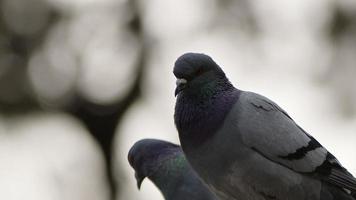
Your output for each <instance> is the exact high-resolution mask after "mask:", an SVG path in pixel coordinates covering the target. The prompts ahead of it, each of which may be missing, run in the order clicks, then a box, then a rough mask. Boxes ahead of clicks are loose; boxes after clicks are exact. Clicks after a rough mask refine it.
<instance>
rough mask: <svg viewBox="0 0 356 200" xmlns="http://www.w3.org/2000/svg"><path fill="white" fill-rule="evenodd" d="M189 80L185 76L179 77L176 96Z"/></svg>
mask: <svg viewBox="0 0 356 200" xmlns="http://www.w3.org/2000/svg"><path fill="white" fill-rule="evenodd" d="M187 82H188V81H187V80H186V79H184V78H179V79H177V81H176V86H177V87H176V90H175V92H174V96H177V95H178V94H179V93H180V92H181V91H182V90H183V89H184V88H185V86H186V83H187Z"/></svg>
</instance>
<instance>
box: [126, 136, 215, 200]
mask: <svg viewBox="0 0 356 200" xmlns="http://www.w3.org/2000/svg"><path fill="white" fill-rule="evenodd" d="M128 160H129V163H130V165H131V166H132V167H133V168H134V169H135V176H136V179H137V181H138V185H139V186H140V184H141V182H142V180H143V179H144V178H145V177H148V178H149V179H150V180H151V181H152V182H153V183H154V184H155V185H156V186H157V187H158V188H159V189H160V191H161V192H162V194H163V196H164V197H165V199H166V200H188V199H189V200H216V197H215V195H214V194H212V193H211V192H210V190H209V189H208V188H207V187H206V186H205V185H204V183H203V182H202V181H201V180H200V178H199V177H198V176H197V174H196V173H195V171H193V169H192V168H191V167H190V165H189V164H188V162H187V160H186V158H185V156H184V154H183V151H182V149H181V148H180V146H178V145H175V144H172V143H170V142H166V141H163V140H156V139H144V140H140V141H138V142H136V143H135V144H134V145H133V147H132V148H131V149H130V151H129V154H128Z"/></svg>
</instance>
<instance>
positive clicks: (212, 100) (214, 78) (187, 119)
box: [174, 53, 241, 149]
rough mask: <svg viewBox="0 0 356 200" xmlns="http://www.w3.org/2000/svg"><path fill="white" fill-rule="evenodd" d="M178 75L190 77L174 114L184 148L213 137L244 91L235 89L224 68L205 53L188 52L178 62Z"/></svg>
mask: <svg viewBox="0 0 356 200" xmlns="http://www.w3.org/2000/svg"><path fill="white" fill-rule="evenodd" d="M197 73H198V74H197ZM174 74H175V76H176V77H177V78H185V79H187V80H189V81H188V83H187V85H186V86H185V89H184V90H183V91H181V92H180V93H179V94H178V97H177V103H176V107H175V115H174V120H175V124H176V127H177V129H178V132H179V137H180V140H181V141H182V140H184V141H185V142H184V143H182V145H183V148H184V149H187V148H189V147H193V146H196V145H200V144H202V143H204V142H205V141H206V140H207V139H209V138H210V137H212V136H213V134H214V133H215V132H216V131H217V130H218V129H219V128H220V126H221V125H222V124H223V121H224V119H225V117H226V115H227V114H228V112H229V110H230V109H231V108H232V106H233V105H234V104H235V103H236V101H237V99H238V98H239V95H240V92H241V91H239V90H237V89H236V88H234V87H233V85H232V84H231V83H230V82H229V80H228V79H227V78H226V76H225V74H224V72H223V71H222V70H221V68H220V67H219V66H218V65H217V64H216V63H215V62H214V61H213V60H212V59H211V58H210V57H209V56H206V55H204V54H193V53H188V54H184V55H183V56H181V57H180V58H178V60H177V61H176V63H175V67H174ZM194 76H196V77H194ZM193 77H194V79H193Z"/></svg>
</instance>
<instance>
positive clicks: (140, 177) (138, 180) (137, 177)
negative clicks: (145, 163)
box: [135, 172, 146, 189]
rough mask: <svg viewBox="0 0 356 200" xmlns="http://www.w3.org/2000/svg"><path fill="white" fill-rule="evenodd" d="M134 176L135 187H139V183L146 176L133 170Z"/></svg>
mask: <svg viewBox="0 0 356 200" xmlns="http://www.w3.org/2000/svg"><path fill="white" fill-rule="evenodd" d="M135 178H136V182H137V188H138V189H140V188H141V184H142V181H143V179H145V178H146V177H145V176H143V175H140V174H138V173H137V172H135Z"/></svg>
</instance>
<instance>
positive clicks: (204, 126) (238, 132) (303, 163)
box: [173, 53, 356, 200]
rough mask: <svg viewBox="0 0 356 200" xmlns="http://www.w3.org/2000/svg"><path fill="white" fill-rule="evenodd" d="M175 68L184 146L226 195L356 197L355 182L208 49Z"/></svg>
mask: <svg viewBox="0 0 356 200" xmlns="http://www.w3.org/2000/svg"><path fill="white" fill-rule="evenodd" d="M173 73H174V75H175V76H176V77H177V82H176V83H177V88H176V91H175V95H176V96H177V95H178V97H177V102H176V107H175V114H174V120H175V124H176V127H177V129H178V132H179V138H180V142H181V145H182V149H183V151H184V153H185V155H186V157H187V160H188V161H189V163H190V164H191V166H192V167H193V168H194V170H195V171H196V172H197V173H198V175H199V176H200V177H201V178H202V179H203V180H204V181H205V182H206V183H207V184H208V185H209V187H210V188H211V190H212V191H214V192H215V193H216V194H217V196H218V197H219V198H220V199H222V200H223V199H229V200H231V199H248V200H265V199H268V200H269V199H274V200H354V198H353V197H352V196H351V195H352V194H354V193H355V192H356V179H355V178H354V177H353V176H352V175H351V174H350V173H349V172H348V171H347V170H346V169H345V168H344V167H343V166H342V165H341V164H340V163H339V161H338V160H337V159H336V158H335V157H334V156H333V155H332V154H331V153H329V152H328V151H327V150H326V149H325V148H324V147H323V146H322V145H321V144H320V143H319V142H318V141H316V140H315V139H314V138H313V137H312V136H310V135H309V134H308V133H306V132H305V131H304V130H303V129H302V128H301V127H299V126H298V125H297V124H296V123H295V122H294V121H293V119H292V118H291V117H290V116H289V115H288V114H287V113H286V112H285V111H284V110H283V109H282V108H280V107H279V106H278V105H277V104H276V103H274V102H273V101H271V100H269V99H267V98H266V97H264V96H261V95H259V94H256V93H252V92H247V91H242V90H239V89H236V88H234V86H233V85H232V84H231V83H230V82H229V80H228V79H227V78H226V76H225V74H224V72H223V71H222V69H221V68H220V67H219V66H218V65H217V64H216V63H215V62H214V61H213V60H212V59H211V58H210V57H209V56H207V55H204V54H197V53H187V54H184V55H182V56H181V57H179V58H178V59H177V61H176V62H175V66H174V71H173Z"/></svg>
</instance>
